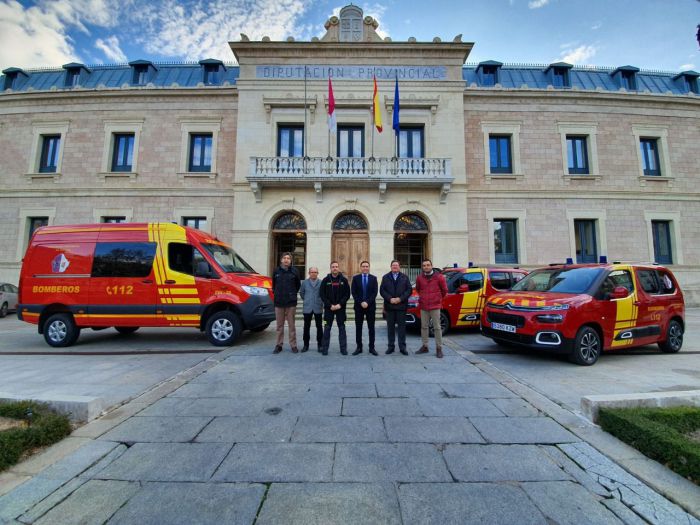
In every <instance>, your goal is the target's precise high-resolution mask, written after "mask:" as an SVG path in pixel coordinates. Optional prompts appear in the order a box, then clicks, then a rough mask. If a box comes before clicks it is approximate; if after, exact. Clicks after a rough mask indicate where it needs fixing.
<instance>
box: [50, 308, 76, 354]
mask: <svg viewBox="0 0 700 525" xmlns="http://www.w3.org/2000/svg"><path fill="white" fill-rule="evenodd" d="M79 335H80V328H78V327H77V326H76V325H75V321H74V320H73V316H72V315H70V314H53V315H52V316H51V317H49V318H48V319H47V320H46V323H45V324H44V340H45V341H46V342H47V343H48V345H49V346H53V347H57V348H60V347H64V346H71V345H72V344H73V343H75V341H76V340H77V339H78V336H79Z"/></svg>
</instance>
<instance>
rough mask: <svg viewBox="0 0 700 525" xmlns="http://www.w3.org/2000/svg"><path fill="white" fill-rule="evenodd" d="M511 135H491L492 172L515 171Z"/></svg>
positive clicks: (490, 155)
mask: <svg viewBox="0 0 700 525" xmlns="http://www.w3.org/2000/svg"><path fill="white" fill-rule="evenodd" d="M510 139H511V137H510V135H489V157H490V167H491V168H490V169H491V173H513V164H512V161H511V159H512V157H511V152H510Z"/></svg>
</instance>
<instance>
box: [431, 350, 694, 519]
mask: <svg viewBox="0 0 700 525" xmlns="http://www.w3.org/2000/svg"><path fill="white" fill-rule="evenodd" d="M445 343H446V346H450V347H451V348H452V349H453V350H455V351H457V352H458V353H459V355H461V356H462V357H464V358H465V359H466V360H467V361H468V362H469V363H471V364H473V365H474V366H476V367H478V368H479V369H480V370H482V371H483V372H485V373H486V374H488V375H490V376H491V377H493V378H494V379H496V380H497V381H499V382H500V383H501V384H502V385H503V386H505V387H506V388H508V389H509V390H511V391H512V392H514V393H516V394H517V395H519V396H521V397H522V398H524V399H525V400H526V401H528V402H529V403H530V404H532V405H533V406H534V407H535V408H537V409H538V410H541V411H542V412H544V413H545V414H547V415H548V416H549V417H551V418H552V419H554V420H555V421H556V422H557V423H559V424H560V425H562V426H563V427H564V428H566V429H567V430H569V431H570V432H571V433H573V434H574V435H576V436H578V437H579V438H581V439H582V440H583V441H585V442H587V443H588V444H589V445H591V446H592V447H593V448H595V449H596V450H598V451H599V452H601V453H602V454H604V455H605V456H607V457H608V458H610V459H611V460H612V461H614V462H615V463H617V464H618V465H620V466H621V467H622V468H623V469H625V470H626V471H627V472H629V473H630V474H632V475H633V476H635V477H637V478H639V479H640V480H642V481H643V482H644V483H646V484H647V485H648V486H650V487H652V488H653V489H654V490H655V491H657V492H658V493H659V494H661V495H663V496H664V497H666V498H668V499H669V500H670V501H672V502H674V503H676V504H677V505H678V506H680V507H681V508H682V509H683V510H685V511H686V512H688V513H690V514H692V515H693V516H695V517H696V518H700V488H699V487H698V486H697V485H695V484H694V483H692V482H690V481H688V480H687V479H685V478H684V477H682V476H679V475H678V474H676V473H675V472H673V471H672V470H670V469H668V468H666V467H665V466H663V465H661V464H660V463H658V462H656V461H654V460H652V459H649V458H648V457H646V456H645V455H644V454H642V453H641V452H639V451H638V450H636V449H635V448H632V447H630V446H629V445H627V444H626V443H623V442H622V441H620V440H619V439H617V438H616V437H614V436H612V435H610V434H608V433H607V432H605V431H604V430H602V429H601V428H600V427H599V426H597V425H595V424H593V423H592V422H591V421H589V420H587V419H585V418H584V417H583V416H582V415H577V414H576V413H574V412H571V411H570V410H569V409H567V408H564V407H562V406H561V405H559V404H557V403H556V402H554V401H552V400H551V399H549V398H548V397H547V396H545V395H543V394H541V393H540V392H538V391H537V390H535V389H534V388H533V387H532V386H530V385H528V384H526V383H524V382H523V381H521V380H519V379H517V378H516V377H514V376H512V375H511V374H509V373H507V372H504V371H503V370H501V369H500V368H498V367H496V366H494V365H493V364H491V363H489V362H488V361H486V360H484V359H482V358H480V357H479V356H478V355H477V354H475V353H473V352H470V351H469V350H467V349H465V348H464V347H462V346H461V345H459V344H457V343H455V342H454V341H450V340H446V341H445ZM660 394H661V393H660ZM652 395H653V394H652Z"/></svg>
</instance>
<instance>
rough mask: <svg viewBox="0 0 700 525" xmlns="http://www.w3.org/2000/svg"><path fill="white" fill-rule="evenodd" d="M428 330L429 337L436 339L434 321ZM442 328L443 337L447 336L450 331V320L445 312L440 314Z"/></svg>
mask: <svg viewBox="0 0 700 525" xmlns="http://www.w3.org/2000/svg"><path fill="white" fill-rule="evenodd" d="M428 327H429V328H428V330H429V333H428V335H429V336H430V337H435V330H433V322H432V320H431V321H430V323H429V324H428ZM440 328H441V329H442V335H443V336H444V335H447V332H449V331H450V318H449V317H448V315H447V314H446V313H445V312H440Z"/></svg>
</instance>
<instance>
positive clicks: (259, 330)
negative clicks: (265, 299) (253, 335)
mask: <svg viewBox="0 0 700 525" xmlns="http://www.w3.org/2000/svg"><path fill="white" fill-rule="evenodd" d="M268 326H270V323H266V324H264V325H260V326H256V327H255V328H251V329H250V331H251V332H264V331H265V330H267V327H268Z"/></svg>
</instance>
